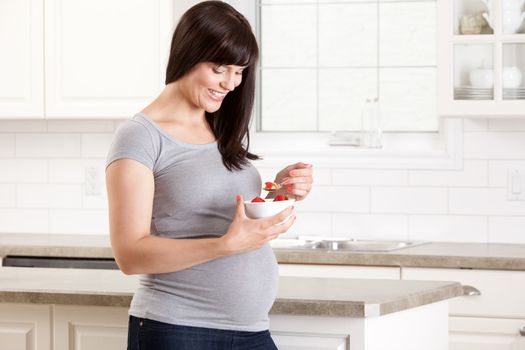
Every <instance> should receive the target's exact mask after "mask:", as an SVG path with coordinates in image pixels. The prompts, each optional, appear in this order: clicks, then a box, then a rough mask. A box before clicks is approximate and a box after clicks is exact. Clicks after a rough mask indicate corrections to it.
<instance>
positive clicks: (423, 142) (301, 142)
mask: <svg viewBox="0 0 525 350" xmlns="http://www.w3.org/2000/svg"><path fill="white" fill-rule="evenodd" d="M227 2H228V3H230V4H231V5H232V6H234V7H236V8H237V9H238V10H239V11H240V12H242V13H243V14H244V15H245V16H246V18H247V19H248V21H249V22H250V24H251V25H252V28H253V29H254V32H255V34H256V37H257V39H259V38H260V33H259V26H258V24H257V19H258V18H259V6H258V0H249V1H247V0H228V1H227ZM262 54H263V53H261V55H262ZM438 71H439V62H438ZM260 79H261V68H260V65H259V63H258V66H257V82H260ZM436 84H437V83H436ZM438 88H439V87H438ZM259 90H260V86H259V83H258V84H257V88H256V97H255V106H254V111H253V115H252V123H251V125H250V151H251V152H253V153H255V154H257V155H259V156H261V157H262V158H263V160H259V161H257V163H256V165H258V166H261V167H281V166H282V165H283V164H288V163H293V162H297V161H304V162H309V163H312V164H314V165H315V166H317V167H323V168H360V169H440V170H458V169H461V168H462V166H463V120H462V119H461V118H443V117H440V116H438V118H439V128H438V132H390V133H385V134H384V135H383V140H384V146H383V148H381V149H367V148H359V147H352V146H330V145H329V141H330V139H331V138H332V135H331V133H330V132H270V131H260V130H258V125H259V123H260V122H259V118H260V111H261V98H260V93H261V92H260V91H259ZM438 110H439V108H438Z"/></svg>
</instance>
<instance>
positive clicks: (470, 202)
mask: <svg viewBox="0 0 525 350" xmlns="http://www.w3.org/2000/svg"><path fill="white" fill-rule="evenodd" d="M450 214H464V215H525V202H511V201H508V200H507V189H506V188H451V189H450Z"/></svg>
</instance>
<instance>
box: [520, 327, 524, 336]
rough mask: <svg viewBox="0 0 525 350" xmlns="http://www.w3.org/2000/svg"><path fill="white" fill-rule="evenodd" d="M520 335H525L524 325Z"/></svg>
mask: <svg viewBox="0 0 525 350" xmlns="http://www.w3.org/2000/svg"><path fill="white" fill-rule="evenodd" d="M520 335H521V336H522V337H525V326H523V327H521V328H520Z"/></svg>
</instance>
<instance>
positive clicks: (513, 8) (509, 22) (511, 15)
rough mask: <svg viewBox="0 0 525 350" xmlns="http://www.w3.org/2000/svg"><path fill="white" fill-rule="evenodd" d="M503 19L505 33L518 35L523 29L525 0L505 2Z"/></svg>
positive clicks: (504, 0)
mask: <svg viewBox="0 0 525 350" xmlns="http://www.w3.org/2000/svg"><path fill="white" fill-rule="evenodd" d="M501 17H502V18H501V19H502V22H503V33H505V34H514V33H517V32H518V30H519V29H520V27H521V24H522V22H523V19H525V12H523V0H503V4H502V14H501Z"/></svg>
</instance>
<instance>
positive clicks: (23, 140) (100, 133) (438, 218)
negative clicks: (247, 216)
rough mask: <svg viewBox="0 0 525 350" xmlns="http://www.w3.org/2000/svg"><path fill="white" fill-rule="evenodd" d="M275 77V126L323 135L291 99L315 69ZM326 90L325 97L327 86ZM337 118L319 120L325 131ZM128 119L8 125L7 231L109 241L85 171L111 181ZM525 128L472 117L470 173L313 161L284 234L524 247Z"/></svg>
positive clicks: (0, 215) (2, 188)
mask: <svg viewBox="0 0 525 350" xmlns="http://www.w3.org/2000/svg"><path fill="white" fill-rule="evenodd" d="M268 6H280V5H268ZM336 71H338V70H337V69H335V68H334V69H326V70H321V72H320V77H321V80H322V79H323V77H324V78H325V81H326V82H327V84H328V82H329V81H332V82H334V81H337V76H338V74H335V72H336ZM268 72H270V73H268ZM271 72H273V73H274V78H276V80H275V81H274V82H273V83H272V82H271V79H270V83H269V82H268V80H267V81H266V84H268V85H267V86H266V88H267V89H270V90H272V91H273V93H274V95H273V100H271V101H268V98H271V97H272V95H271V94H267V95H265V96H266V99H265V101H266V103H267V105H266V107H267V108H270V109H267V110H266V112H267V111H270V112H272V111H274V112H275V111H277V112H276V115H275V116H274V117H275V118H274V120H273V123H274V125H273V126H274V127H276V128H280V129H281V130H283V129H284V130H286V128H295V127H296V126H295V125H294V123H298V122H301V123H303V124H298V125H302V126H303V127H304V128H310V129H315V128H316V127H317V121H316V120H315V113H312V115H311V118H310V119H309V118H308V116H309V115H310V114H308V113H310V112H312V111H315V108H316V106H315V99H314V98H312V97H311V96H307V98H304V100H301V98H303V97H305V96H304V91H302V92H301V96H299V95H297V96H295V95H293V94H290V91H292V90H293V89H291V87H292V86H293V85H297V84H298V82H299V84H300V85H301V86H302V87H305V86H307V85H308V81H309V80H311V82H312V84H314V85H315V76H314V75H309V74H310V73H312V74H313V71H310V70H300V69H291V70H277V69H269V70H267V71H266V72H263V74H270V75H271V74H272V73H271ZM283 72H284V73H283ZM325 73H326V74H325ZM332 73H334V74H332ZM339 73H341V72H339ZM341 74H342V73H341ZM383 77H384V75H383ZM293 79H295V80H293ZM421 81H423V80H422V79H421ZM271 84H274V85H275V86H273V85H271ZM287 84H288V85H287ZM314 85H312V87H313V86H314ZM328 85H329V84H328ZM328 85H327V86H328ZM320 86H321V89H320V94H321V95H322V93H323V90H322V86H323V85H322V81H321V85H320ZM279 88H280V89H281V90H279ZM399 88H400V89H401V87H399ZM392 89H394V87H392ZM301 90H302V89H301ZM307 90H312V91H313V88H312V89H310V88H308V89H307ZM294 91H295V90H294ZM327 91H328V90H327ZM387 91H388V90H387ZM382 92H385V89H384V88H382ZM400 93H401V92H400ZM330 94H331V93H329V94H328V95H330ZM349 94H350V95H352V96H353V94H352V93H349ZM344 95H345V94H342V95H341V96H339V99H341V101H345V100H344V97H345V96H344ZM285 98H294V99H296V100H297V101H298V102H297V106H296V107H297V108H295V107H294V108H293V109H292V110H279V108H280V107H279V101H280V99H285ZM326 101H329V99H324V100H322V101H321V105H320V106H319V107H320V111H321V112H322V111H323V110H325V111H326V110H327V109H326V108H325V107H326V106H328V105H327V104H326V103H327V102H326ZM334 101H335V100H334ZM382 102H384V101H382ZM405 102H406V101H405ZM308 103H310V104H308ZM312 103H313V104H312ZM323 103H324V105H323ZM355 103H357V102H355ZM334 105H335V102H334ZM301 108H302V109H301ZM328 110H329V109H328ZM334 111H335V109H334V110H333V111H332V112H333V113H335V112H334ZM332 112H331V113H332ZM321 115H322V113H321ZM290 116H298V117H297V118H296V119H294V118H290ZM305 117H306V118H305ZM389 117H390V114H389ZM268 120H270V121H271V119H268ZM328 120H329V118H328V119H326V120H320V121H319V127H320V129H322V128H323V127H324V126H326V125H329V123H328V124H326V121H328ZM122 122H123V121H122V120H108V121H89V120H81V121H22V122H18V121H0V232H29V233H43V234H47V233H73V234H74V233H87V234H108V233H109V225H108V216H107V195H106V192H105V185H104V184H103V183H102V181H103V175H102V177H101V179H102V181H101V183H100V185H101V187H100V190H101V192H100V194H99V195H88V194H86V193H87V192H86V188H85V171H86V167H95V168H97V169H100V171H101V174H103V171H104V165H105V158H106V153H107V149H108V147H109V144H110V143H111V141H112V138H113V131H114V130H116V128H117V127H118V125H120V123H122ZM286 123H288V124H286ZM283 125H284V127H283ZM523 125H524V123H523V122H522V121H505V120H469V119H465V120H464V129H465V132H464V136H465V138H464V141H465V160H464V162H463V164H464V167H463V169H461V170H443V171H440V170H428V171H427V170H417V171H416V170H409V169H399V170H397V169H396V170H386V169H385V170H382V169H335V168H333V169H332V168H317V167H316V166H315V164H313V165H314V187H313V189H312V192H311V194H310V196H309V197H308V198H307V199H306V200H305V201H299V202H297V203H296V204H295V206H296V213H297V221H296V223H295V225H294V226H293V227H292V228H291V229H290V230H289V231H288V233H287V234H286V235H284V236H283V237H294V236H297V235H320V236H338V237H349V236H351V237H353V238H358V239H412V240H425V241H468V242H507V243H525V233H524V232H525V231H524V229H523V227H525V202H509V201H507V188H506V186H507V176H508V169H512V168H524V167H525V132H523V127H522V126H523ZM266 126H268V125H266ZM327 128H329V127H327ZM262 156H264V154H262ZM301 160H304V161H306V160H305V159H295V158H294V157H290V159H289V161H288V162H286V164H282V167H281V168H274V167H271V168H270V167H262V168H258V170H259V171H260V173H261V178H262V180H263V181H271V180H273V179H274V178H275V175H276V174H277V172H278V171H280V170H281V169H282V168H284V167H285V166H287V165H289V164H293V163H295V162H298V161H301ZM254 164H255V165H257V162H255V163H254ZM263 194H265V193H263Z"/></svg>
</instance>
